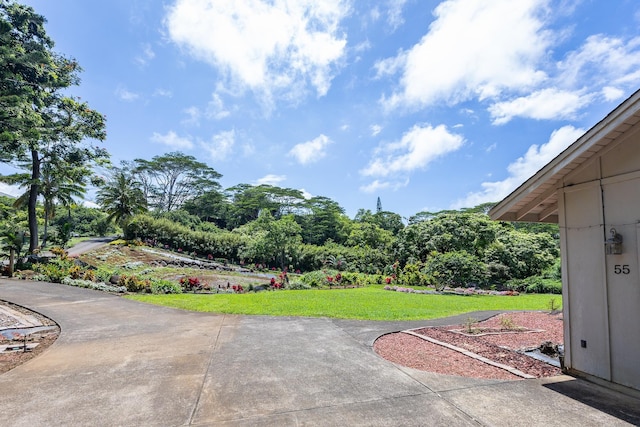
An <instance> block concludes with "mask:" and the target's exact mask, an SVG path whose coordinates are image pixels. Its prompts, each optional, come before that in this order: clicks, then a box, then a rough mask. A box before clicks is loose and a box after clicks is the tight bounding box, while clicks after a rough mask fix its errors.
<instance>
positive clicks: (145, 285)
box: [118, 274, 151, 293]
mask: <svg viewBox="0 0 640 427" xmlns="http://www.w3.org/2000/svg"><path fill="white" fill-rule="evenodd" d="M118 285H120V286H124V287H125V288H127V292H146V293H150V292H151V281H149V280H148V279H140V278H139V277H137V276H135V275H130V276H128V275H126V274H123V275H122V276H120V280H119V281H118Z"/></svg>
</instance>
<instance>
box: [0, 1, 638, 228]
mask: <svg viewBox="0 0 640 427" xmlns="http://www.w3.org/2000/svg"><path fill="white" fill-rule="evenodd" d="M22 3H25V4H28V5H30V6H33V7H34V8H35V10H36V11H37V12H38V13H40V14H42V15H44V16H45V17H46V18H47V19H48V24H47V30H48V32H49V34H50V36H51V37H52V38H53V39H54V40H55V42H56V47H55V50H57V51H58V52H60V53H63V54H65V55H66V56H70V57H74V58H76V59H77V60H78V61H79V63H80V65H81V66H82V67H83V69H84V71H83V73H82V74H81V78H82V83H81V85H80V86H79V87H75V88H73V90H72V91H71V94H73V95H77V96H80V97H81V98H82V99H83V100H85V101H87V102H88V103H89V104H90V105H91V106H92V107H93V108H95V109H97V110H98V111H100V112H102V113H104V114H105V115H106V116H107V131H108V137H107V140H106V141H105V142H104V143H103V145H104V147H105V148H106V149H107V150H108V151H109V152H110V153H111V154H112V160H113V162H114V164H117V163H119V161H121V160H132V159H134V158H145V159H150V158H151V157H153V156H155V155H160V154H163V153H167V152H170V151H176V150H179V151H182V152H184V153H186V154H190V155H193V156H195V157H196V158H197V159H199V160H200V161H203V162H206V163H207V164H209V165H210V166H211V167H213V168H214V169H215V170H217V171H218V172H220V173H221V174H222V175H223V178H222V179H221V184H222V185H223V187H225V188H226V187H230V186H233V185H236V184H239V183H250V184H259V183H267V184H272V185H277V186H280V187H287V188H296V189H301V190H303V191H304V192H305V194H308V195H310V196H326V197H330V198H332V199H333V200H335V201H337V202H338V203H339V204H340V205H341V206H343V207H344V208H345V209H346V212H347V214H348V215H349V216H351V217H353V215H354V214H355V213H356V211H357V210H358V209H359V208H366V209H371V210H375V208H376V200H377V197H380V199H381V201H382V206H383V209H385V210H389V211H393V212H396V213H399V214H401V215H402V216H404V217H409V216H411V215H413V214H415V213H417V212H420V211H423V210H429V211H436V210H441V209H449V208H460V207H471V206H475V205H477V204H480V203H483V202H487V201H499V200H501V199H502V198H503V197H504V196H506V195H507V194H508V193H509V192H511V191H512V190H513V189H515V188H516V187H517V186H518V185H519V184H521V183H522V182H524V181H525V180H526V179H527V178H528V177H529V176H531V175H532V174H533V173H535V172H536V171H537V170H538V169H540V168H541V167H542V166H544V164H546V163H547V162H548V161H549V160H551V159H552V158H553V157H555V155H557V154H558V153H559V152H560V151H562V150H563V149H564V148H566V147H567V146H568V145H569V144H570V143H571V142H573V141H575V140H576V139H577V138H578V137H579V136H580V135H581V134H582V133H584V132H585V131H586V130H587V129H589V128H590V127H591V126H593V125H594V124H596V123H597V122H598V121H599V120H601V119H602V118H603V117H604V116H605V115H606V114H607V113H608V112H609V111H611V110H612V109H614V108H615V107H616V106H617V105H619V104H620V103H621V102H622V101H623V100H624V99H625V98H626V97H628V96H629V95H630V94H631V93H633V92H634V91H635V90H637V89H638V88H639V87H640V31H639V30H638V29H639V24H640V3H638V2H637V1H635V0H610V1H606V2H605V1H601V0H518V1H513V0H492V1H486V0H447V1H431V0H380V1H363V0H322V1H321V0H269V1H266V0H234V1H222V0H164V1H160V0H109V1H86V0H56V1H51V0H28V1H23V2H22ZM0 191H11V190H10V189H7V188H6V187H0ZM90 198H91V195H89V199H90Z"/></svg>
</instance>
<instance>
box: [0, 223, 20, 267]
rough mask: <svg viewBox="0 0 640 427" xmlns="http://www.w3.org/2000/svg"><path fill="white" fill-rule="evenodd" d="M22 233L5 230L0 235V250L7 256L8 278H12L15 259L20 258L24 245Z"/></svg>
mask: <svg viewBox="0 0 640 427" xmlns="http://www.w3.org/2000/svg"><path fill="white" fill-rule="evenodd" d="M24 240H25V239H24V231H16V230H10V229H9V230H5V231H4V232H2V234H1V235H0V245H1V246H0V249H1V250H2V251H7V252H8V255H9V270H8V273H9V274H8V275H9V277H13V266H14V265H15V260H16V257H18V258H19V257H20V251H21V250H22V246H23V245H24Z"/></svg>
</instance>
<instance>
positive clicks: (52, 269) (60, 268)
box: [33, 258, 73, 283]
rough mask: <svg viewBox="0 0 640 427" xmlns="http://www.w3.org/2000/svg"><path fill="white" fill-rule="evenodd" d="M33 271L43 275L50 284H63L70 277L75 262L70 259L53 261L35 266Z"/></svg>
mask: <svg viewBox="0 0 640 427" xmlns="http://www.w3.org/2000/svg"><path fill="white" fill-rule="evenodd" d="M33 267H34V268H33V270H34V271H35V272H36V273H40V274H43V275H44V276H45V277H46V278H47V281H48V282H53V283H61V282H62V279H64V278H65V277H68V276H69V274H70V270H71V268H72V267H73V262H71V261H70V260H68V259H60V258H56V259H52V260H51V261H49V262H48V263H45V264H34V266H33Z"/></svg>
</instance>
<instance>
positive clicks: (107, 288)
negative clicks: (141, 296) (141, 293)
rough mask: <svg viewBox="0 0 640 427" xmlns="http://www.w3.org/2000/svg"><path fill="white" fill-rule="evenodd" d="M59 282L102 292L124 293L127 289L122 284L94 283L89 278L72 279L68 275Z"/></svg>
mask: <svg viewBox="0 0 640 427" xmlns="http://www.w3.org/2000/svg"><path fill="white" fill-rule="evenodd" d="M61 283H62V284H63V285H68V286H77V287H79V288H87V289H94V290H96V291H103V292H117V293H124V292H126V291H127V288H125V287H124V286H112V285H107V284H106V283H96V282H92V281H91V280H82V279H72V278H70V277H65V278H64V279H62V282H61Z"/></svg>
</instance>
